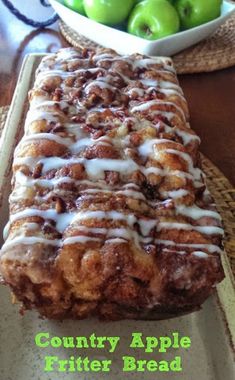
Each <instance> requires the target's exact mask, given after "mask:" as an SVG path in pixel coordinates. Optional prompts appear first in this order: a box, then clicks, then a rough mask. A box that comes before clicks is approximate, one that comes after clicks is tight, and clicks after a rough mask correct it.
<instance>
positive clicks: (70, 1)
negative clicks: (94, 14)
mask: <svg viewBox="0 0 235 380" xmlns="http://www.w3.org/2000/svg"><path fill="white" fill-rule="evenodd" d="M64 5H66V6H67V7H68V8H71V9H72V10H73V11H75V12H78V13H80V14H81V15H85V14H86V13H85V9H84V5H83V0H64Z"/></svg>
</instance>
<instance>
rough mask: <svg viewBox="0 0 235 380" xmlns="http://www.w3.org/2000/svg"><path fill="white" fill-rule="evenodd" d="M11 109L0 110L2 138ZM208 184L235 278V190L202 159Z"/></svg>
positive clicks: (218, 172) (207, 161)
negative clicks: (222, 227) (218, 215)
mask: <svg viewBox="0 0 235 380" xmlns="http://www.w3.org/2000/svg"><path fill="white" fill-rule="evenodd" d="M8 109H9V107H2V108H0V136H1V133H2V130H3V127H4V123H5V120H6V117H7V112H8ZM202 164H203V170H204V173H205V174H206V177H207V184H208V187H209V189H210V192H211V194H212V195H213V197H214V199H215V202H216V205H217V208H218V211H219V212H220V214H221V216H222V218H223V224H224V229H225V235H226V236H225V250H226V252H227V255H228V257H229V260H230V263H231V267H232V271H233V274H234V276H235V189H234V188H233V187H232V185H231V183H230V182H229V181H228V180H227V178H226V177H224V175H223V174H222V173H221V172H220V170H219V169H218V168H217V167H216V166H214V165H213V164H212V162H211V161H210V160H208V159H207V158H205V157H204V156H203V157H202Z"/></svg>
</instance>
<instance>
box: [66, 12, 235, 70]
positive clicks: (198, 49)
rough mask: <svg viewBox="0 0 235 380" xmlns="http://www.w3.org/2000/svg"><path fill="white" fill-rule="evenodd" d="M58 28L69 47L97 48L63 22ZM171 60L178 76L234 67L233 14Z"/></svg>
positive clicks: (234, 29)
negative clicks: (198, 41)
mask: <svg viewBox="0 0 235 380" xmlns="http://www.w3.org/2000/svg"><path fill="white" fill-rule="evenodd" d="M59 26H60V31H61V33H62V35H63V36H64V37H65V39H66V40H67V41H68V42H69V43H70V44H71V45H73V46H75V47H81V46H85V47H92V48H96V47H97V46H98V45H97V44H96V43H94V42H93V41H91V40H89V39H87V38H85V37H84V36H82V35H80V34H78V33H77V32H75V31H74V30H73V29H71V28H70V27H69V26H67V25H66V24H65V23H64V22H63V21H60V23H59ZM173 59H174V64H175V67H176V70H177V72H178V74H189V73H199V72H208V71H214V70H219V69H223V68H226V67H231V66H233V65H235V13H234V14H233V15H232V16H231V17H230V18H229V19H228V20H227V21H226V22H225V23H224V24H223V25H222V26H221V27H219V28H218V30H217V31H216V32H215V33H214V34H213V35H212V36H211V37H209V38H208V39H206V40H204V41H202V42H200V43H198V44H197V45H194V46H192V47H190V48H188V49H186V50H184V51H183V52H181V53H179V54H177V55H175V56H174V57H173Z"/></svg>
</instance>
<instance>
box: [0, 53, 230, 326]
mask: <svg viewBox="0 0 235 380" xmlns="http://www.w3.org/2000/svg"><path fill="white" fill-rule="evenodd" d="M29 102H30V107H29V111H28V114H27V118H26V121H25V133H24V136H23V138H22V140H21V141H20V143H19V144H18V146H17V148H16V150H15V155H14V162H13V179H12V193H11V195H10V219H9V223H8V224H7V226H6V228H5V231H4V234H5V244H4V245H3V247H2V250H1V255H0V265H1V266H0V268H1V272H2V275H3V277H4V280H5V283H6V284H8V285H9V286H10V287H11V289H12V291H13V293H14V294H15V296H16V298H17V299H18V300H19V301H20V302H21V303H22V305H23V308H24V309H34V308H35V309H37V310H38V311H39V313H40V314H41V315H42V316H45V317H47V318H58V319H63V318H75V319H81V318H86V317H88V316H91V315H92V316H98V317H100V318H104V319H107V320H115V319H121V318H135V319H162V318H168V317H172V316H177V315H181V314H184V313H188V312H191V311H194V310H197V309H199V308H200V305H201V304H202V303H203V302H204V301H205V299H206V298H207V297H208V296H209V295H210V294H211V293H212V291H213V289H214V288H215V286H216V284H217V283H219V282H220V281H221V280H222V279H223V277H224V273H223V268H222V265H221V260H220V254H221V244H222V235H223V230H222V228H221V218H220V216H219V214H218V213H217V211H216V208H215V204H214V202H213V200H212V198H211V196H210V194H209V192H208V190H207V188H206V185H205V180H204V174H203V173H202V171H201V167H200V156H199V152H198V147H199V144H200V140H199V138H198V136H197V135H196V134H195V133H194V132H193V131H192V130H191V129H190V126H189V124H188V119H189V114H188V107H187V103H186V101H185V98H184V96H183V93H182V90H181V88H180V87H179V84H178V80H177V77H176V73H175V70H174V67H173V64H172V61H171V59H169V58H162V57H155V58H150V57H147V56H142V55H138V54H136V55H131V56H120V55H118V54H117V53H115V52H114V51H112V50H107V49H100V50H96V51H93V50H89V49H83V50H82V49H80V50H76V49H74V48H68V49H62V50H60V51H59V52H58V53H56V54H52V55H48V56H46V57H45V58H43V59H42V62H41V64H40V66H39V68H38V70H37V73H36V80H35V83H34V87H33V89H32V90H31V91H30V93H29Z"/></svg>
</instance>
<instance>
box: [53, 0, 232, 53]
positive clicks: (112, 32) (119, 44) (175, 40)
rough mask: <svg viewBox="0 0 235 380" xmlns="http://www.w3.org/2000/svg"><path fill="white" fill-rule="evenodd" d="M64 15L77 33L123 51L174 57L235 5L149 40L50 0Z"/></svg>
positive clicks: (205, 34)
mask: <svg viewBox="0 0 235 380" xmlns="http://www.w3.org/2000/svg"><path fill="white" fill-rule="evenodd" d="M49 1H50V3H51V5H52V6H53V8H54V9H55V11H56V12H57V13H58V15H59V16H60V18H61V19H62V20H63V21H64V22H65V23H66V24H67V25H68V26H70V27H71V28H72V29H74V30H75V31H76V32H78V33H81V34H82V35H84V36H85V37H87V38H89V39H91V40H93V41H94V42H96V43H98V44H100V45H102V46H105V47H107V48H112V49H114V50H116V51H117V52H118V53H120V54H132V53H142V54H147V55H152V56H154V55H166V56H170V55H173V54H176V53H178V52H179V51H181V50H183V49H186V48H187V47H189V46H192V45H194V44H196V43H197V42H199V41H201V40H203V39H204V38H206V37H208V36H209V35H211V34H212V33H213V32H214V31H215V30H216V29H217V28H218V27H219V26H220V25H221V24H223V23H224V21H225V20H226V19H227V18H228V17H229V16H231V14H232V12H233V11H234V10H235V4H232V3H231V2H229V1H223V5H222V13H221V16H220V17H219V18H217V19H215V20H213V21H210V22H208V23H206V24H203V25H200V26H198V27H196V28H193V29H190V30H186V31H183V32H179V33H176V34H173V35H171V36H168V37H165V38H161V39H159V40H156V41H148V40H145V39H143V38H140V37H136V36H133V35H131V34H128V33H126V32H123V31H120V30H118V29H114V28H111V27H109V26H106V25H103V24H99V23H98V22H96V21H93V20H90V19H89V18H87V17H84V16H81V15H80V14H78V13H76V12H74V11H72V10H71V9H69V8H67V7H65V6H64V5H63V4H61V3H59V2H58V1H56V0H49Z"/></svg>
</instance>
